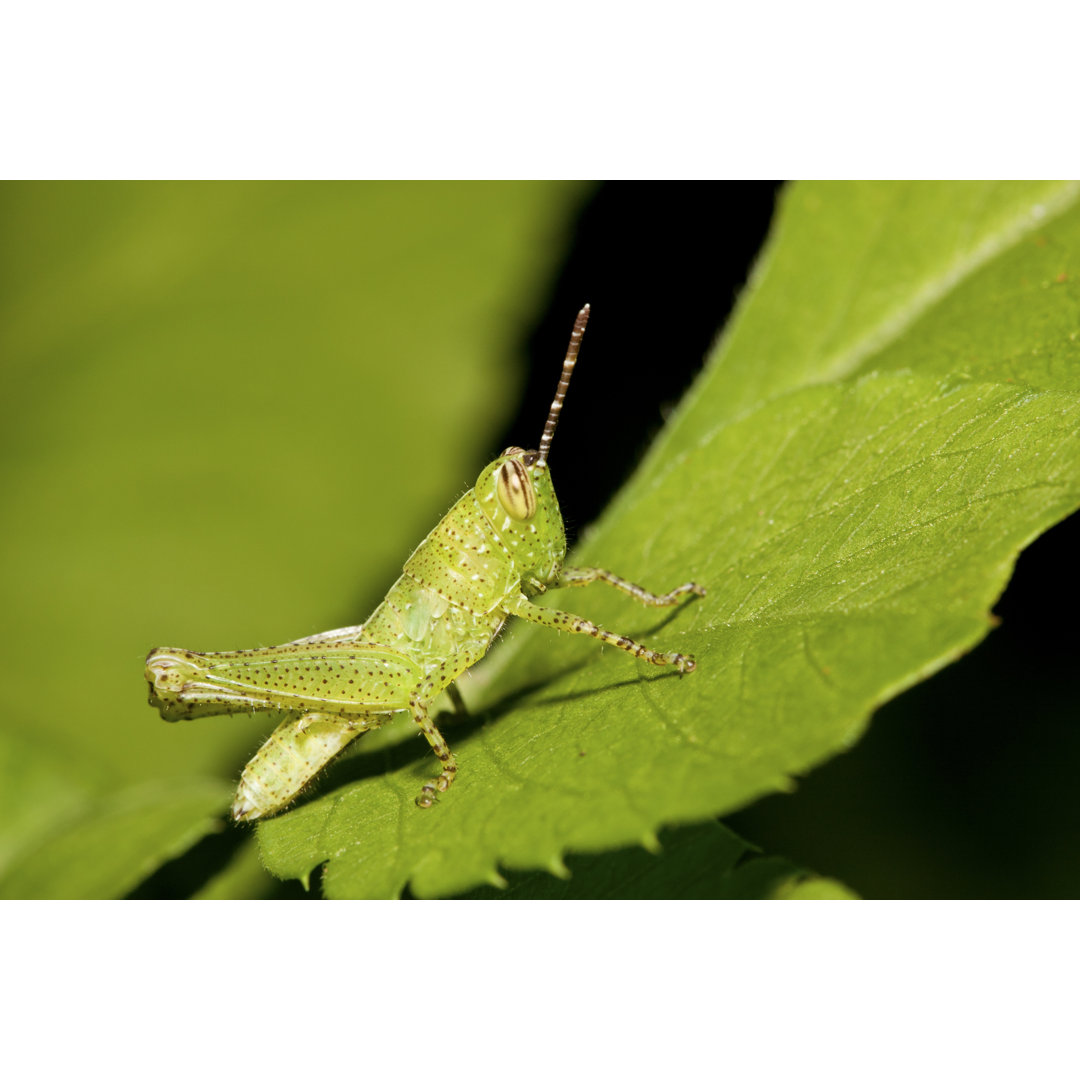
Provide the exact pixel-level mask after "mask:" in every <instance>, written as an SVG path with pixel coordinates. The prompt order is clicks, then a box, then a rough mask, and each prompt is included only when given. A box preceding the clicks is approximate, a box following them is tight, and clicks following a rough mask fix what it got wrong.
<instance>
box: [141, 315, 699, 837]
mask: <svg viewBox="0 0 1080 1080" xmlns="http://www.w3.org/2000/svg"><path fill="white" fill-rule="evenodd" d="M588 319H589V305H588V304H586V305H585V307H583V308H582V309H581V311H580V312H579V313H578V316H577V319H576V320H575V322H574V329H573V333H572V334H571V335H570V345H569V347H568V349H567V351H566V359H565V360H564V361H563V367H562V375H561V377H560V379H559V385H558V389H557V390H556V392H555V400H554V401H553V402H552V404H551V409H550V411H549V412H548V417H547V422H546V423H545V424H544V432H543V435H542V436H541V438H540V449H539V450H522V449H521V448H520V447H517V446H512V447H510V448H509V449H507V450H504V451H503V452H502V454H501V455H500V456H499V457H498V458H496V459H495V460H494V461H493V462H492V463H491V464H490V465H488V466H487V468H486V469H484V471H483V472H482V473H481V474H480V477H479V479H478V480H477V481H476V486H475V487H474V488H473V489H472V490H471V491H468V492H466V493H465V494H464V495H463V496H462V497H461V498H460V499H459V500H458V501H457V503H455V504H454V506H453V507H452V508H451V510H450V512H449V513H448V514H447V515H446V517H444V518H443V519H442V521H440V522H439V524H438V525H437V526H436V527H435V528H434V529H433V530H432V531H431V532H430V533H429V534H428V535H427V537H426V538H425V539H424V541H423V542H422V543H421V544H420V546H419V547H418V548H417V549H416V551H414V552H413V554H412V556H411V557H410V559H409V561H408V562H407V563H406V564H405V567H404V569H403V571H402V574H401V577H400V578H398V580H397V582H396V583H395V584H394V585H393V586H392V587H391V589H390V591H389V593H387V595H386V599H385V600H383V602H382V603H381V604H380V605H379V606H378V607H377V608H376V609H375V611H374V613H373V614H372V616H371V618H370V619H368V621H367V622H366V623H364V624H363V625H362V626H346V627H342V628H341V629H339V630H329V631H327V632H326V633H323V634H316V635H314V636H313V637H306V638H300V639H299V640H298V641H291V642H289V643H288V644H287V645H278V646H276V647H274V648H269V649H249V650H243V651H240V652H219V653H196V652H190V651H189V650H187V649H168V648H162V649H154V650H153V651H152V652H151V653H150V654H149V656H147V658H146V679H147V682H149V684H150V704H151V705H154V706H155V707H156V708H157V709H158V711H159V712H160V713H161V717H162V719H163V720H170V721H174V720H193V719H195V718H196V717H199V716H219V715H225V714H229V713H239V712H246V711H248V710H284V711H285V712H286V713H287V716H286V718H285V719H284V720H282V721H281V723H280V724H279V725H278V727H277V728H275V730H274V731H273V732H272V733H271V735H270V737H269V738H268V739H267V740H266V742H265V743H264V744H263V745H262V747H261V748H260V749H259V750H258V752H257V753H256V754H255V756H254V757H253V758H252V759H251V761H249V762H248V764H247V765H246V766H245V768H244V771H243V774H242V775H241V777H240V785H239V788H238V789H237V793H236V799H235V801H234V802H233V806H232V816H233V818H234V819H235V820H237V821H244V820H254V819H255V818H259V817H266V816H268V815H270V814H276V813H277V812H278V811H280V810H282V809H284V808H285V807H286V806H288V804H289V803H290V802H292V801H293V799H295V798H296V797H297V795H299V794H300V792H301V790H302V789H303V788H304V787H305V785H307V783H308V782H309V781H310V780H311V779H312V778H313V777H314V776H315V775H316V773H318V772H319V771H320V770H321V769H322V768H324V767H325V766H326V765H327V764H329V762H330V761H331V759H332V758H334V757H335V756H336V755H337V754H339V753H340V752H341V751H342V750H343V749H344V748H345V746H346V745H348V743H350V742H351V741H352V740H353V739H355V738H356V737H357V736H358V735H362V734H363V733H364V732H365V731H371V730H372V729H374V728H377V727H379V726H380V725H381V724H384V723H385V722H386V721H387V720H388V719H389V718H390V716H391V715H393V714H394V713H398V712H409V713H411V714H412V718H413V720H415V721H416V723H417V725H418V726H419V728H420V730H421V731H422V732H423V733H424V737H425V738H426V739H427V741H428V743H429V744H430V745H431V749H432V750H433V751H434V752H435V756H436V757H437V758H438V759H439V761H440V762H441V763H442V772H441V773H440V774H439V776H438V777H437V778H435V779H434V780H432V781H429V782H428V783H426V784H424V786H423V788H422V789H421V791H420V794H419V796H417V799H416V804H417V806H420V807H429V806H431V805H432V804H433V803H434V802H435V801H436V797H437V795H438V793H441V792H444V791H446V790H447V788H449V787H450V785H451V783H453V780H454V776H455V775H456V773H457V762H456V760H455V758H454V755H453V754H452V753H451V752H450V747H449V746H447V744H446V740H445V739H444V738H443V737H442V735H441V734H440V732H439V729H438V728H437V727H436V726H435V724H434V723H433V722H432V719H431V717H430V716H429V715H428V709H429V707H430V706H431V704H432V703H433V702H434V700H435V699H436V698H437V697H438V696H439V694H441V693H442V692H443V691H444V690H445V691H447V692H448V693H449V695H450V698H451V701H452V703H453V705H454V707H455V709H457V710H459V711H463V710H464V705H463V703H462V701H461V696H460V694H459V693H458V691H457V688H456V686H455V685H454V680H455V679H457V678H458V676H459V675H461V674H462V673H463V672H465V671H467V670H468V669H469V668H471V667H472V666H473V664H475V663H476V662H477V661H478V660H479V659H480V658H481V657H482V656H483V655H484V654H485V653H486V652H487V651H488V649H489V648H490V646H491V643H492V642H493V641H494V640H495V638H496V636H497V635H498V633H499V630H500V629H501V628H502V625H503V623H504V622H505V621H506V619H507V616H509V615H517V616H518V617H519V618H522V619H527V620H528V621H529V622H534V623H539V624H540V625H541V626H547V627H550V628H551V629H553V630H568V631H570V632H571V633H574V634H589V635H590V636H592V637H594V638H599V639H600V641H602V642H604V643H605V644H608V645H614V646H616V647H617V648H620V649H624V650H625V651H626V652H629V653H632V654H633V655H634V656H636V657H638V658H639V659H641V660H645V661H647V662H648V663H650V664H660V665H664V664H671V665H673V666H674V667H675V668H677V669H678V670H679V671H680V672H689V671H693V670H694V666H695V665H694V660H693V658H692V657H690V656H684V655H683V654H682V653H677V652H668V653H664V652H654V651H653V650H652V649H648V648H646V647H645V646H644V645H639V644H638V643H637V642H636V641H631V640H630V639H629V638H628V637H623V636H622V635H621V634H614V633H612V632H611V631H609V630H604V629H603V628H602V627H599V626H597V625H596V624H595V623H592V622H589V621H588V620H587V619H581V618H578V617H577V616H576V615H571V614H568V613H566V612H563V611H557V610H555V609H553V608H545V607H540V606H538V605H536V604H534V603H532V598H533V597H534V596H537V595H539V594H540V593H543V592H546V591H547V590H548V589H558V588H565V587H572V586H578V585H588V584H590V583H591V582H594V581H602V582H604V583H605V584H607V585H611V586H613V587H614V588H616V589H618V590H620V591H621V592H624V593H626V594H627V595H628V596H632V597H633V598H634V599H635V600H637V601H639V602H640V603H642V604H646V605H649V606H652V607H666V606H668V605H671V604H675V603H676V602H677V601H678V600H679V598H680V597H682V596H685V595H687V594H694V595H697V596H704V595H705V590H704V589H703V588H701V587H700V586H699V585H695V584H694V583H693V582H688V583H687V584H685V585H680V586H679V587H678V588H677V589H672V590H671V592H669V593H666V594H665V595H663V596H657V595H655V594H654V593H650V592H647V591H646V590H645V589H643V588H641V587H640V586H638V585H634V584H632V583H631V582H629V581H624V580H623V579H622V578H619V577H616V576H615V575H614V574H612V573H610V572H609V571H607V570H600V569H598V568H595V567H569V566H564V565H563V559H565V558H566V534H565V532H564V529H563V520H562V515H561V514H560V513H559V504H558V501H557V500H556V498H555V489H554V488H553V487H552V484H551V475H550V473H549V471H548V463H547V459H548V451H549V450H550V448H551V439H552V436H553V435H554V434H555V426H556V424H557V423H558V421H559V413H560V411H561V409H562V405H563V400H564V398H565V397H566V389H567V386H568V385H569V383H570V374H571V372H572V371H573V370H574V364H575V362H576V361H577V356H578V350H579V349H580V347H581V338H582V335H583V334H584V332H585V324H586V323H587V322H588Z"/></svg>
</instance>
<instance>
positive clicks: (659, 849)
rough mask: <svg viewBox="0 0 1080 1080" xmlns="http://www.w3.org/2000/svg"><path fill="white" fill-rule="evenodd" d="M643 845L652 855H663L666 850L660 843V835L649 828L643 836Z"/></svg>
mask: <svg viewBox="0 0 1080 1080" xmlns="http://www.w3.org/2000/svg"><path fill="white" fill-rule="evenodd" d="M641 846H642V847H643V848H644V849H645V850H646V851H647V852H648V853H649V854H650V855H662V854H663V852H664V848H663V845H662V844H661V843H660V837H658V836H657V835H656V833H655V832H653V830H652V829H649V830H648V832H646V833H645V834H644V835H643V836H642V837H641Z"/></svg>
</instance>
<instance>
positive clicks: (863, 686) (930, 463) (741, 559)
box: [259, 184, 1080, 897]
mask: <svg viewBox="0 0 1080 1080" xmlns="http://www.w3.org/2000/svg"><path fill="white" fill-rule="evenodd" d="M1078 201H1080V195H1078V188H1077V186H1075V185H1038V184H1011V185H986V184H964V185H952V184H945V185H936V184H858V185H819V184H811V185H802V186H798V187H795V188H793V189H791V190H790V191H789V192H788V194H787V196H786V197H785V199H784V200H783V205H782V208H781V212H780V215H779V219H778V221H777V224H776V227H775V230H774V234H773V236H772V238H771V240H770V242H769V245H768V247H767V250H766V253H765V255H764V257H763V259H762V262H761V264H760V265H759V267H758V269H757V271H756V273H755V275H754V278H753V280H752V282H751V284H750V286H749V287H748V289H747V291H746V294H745V295H744V297H743V298H742V302H741V304H740V310H739V312H738V314H737V316H736V318H735V321H734V323H733V325H732V327H731V329H730V330H729V332H728V333H727V335H726V337H725V338H724V340H723V341H722V342H721V343H720V345H719V347H718V349H717V351H716V354H715V355H714V356H713V357H712V358H711V360H710V363H709V366H708V367H707V369H706V371H705V372H704V373H703V375H702V377H701V378H700V380H699V382H698V384H697V385H696V387H695V388H694V390H693V391H692V392H691V394H690V395H689V397H688V399H687V401H686V402H685V403H684V404H683V406H682V407H681V409H680V411H679V413H678V414H677V416H676V418H675V420H674V421H673V423H672V424H671V426H670V427H669V429H668V430H667V432H665V434H664V435H663V436H662V437H661V439H660V440H658V442H657V445H656V446H655V447H654V449H653V452H652V453H651V455H650V457H649V459H648V460H647V461H646V462H645V463H644V466H643V468H642V469H641V470H640V471H639V473H638V474H637V475H636V476H635V478H634V479H633V480H632V481H631V482H630V484H629V485H628V486H627V487H626V488H625V489H624V491H623V493H622V494H621V495H620V497H619V498H618V499H616V501H615V503H614V504H613V505H612V506H611V508H610V509H609V511H608V512H607V513H606V514H605V515H604V517H603V519H602V520H601V522H600V523H599V524H598V526H597V527H596V529H595V530H594V531H593V532H592V533H591V534H590V535H589V537H588V538H587V540H586V542H585V543H584V544H583V545H582V547H581V549H580V550H579V551H578V552H576V553H575V560H574V561H576V562H579V563H584V564H599V565H604V566H607V567H609V568H610V569H613V570H615V571H616V572H618V573H620V574H623V575H626V576H628V577H630V578H631V579H634V580H637V581H639V582H641V583H642V584H644V585H646V586H647V587H651V588H655V589H665V588H670V587H672V586H673V585H675V584H677V583H679V582H681V581H684V580H686V579H687V578H694V579H696V580H698V581H699V582H701V583H703V584H705V585H707V586H708V587H709V590H710V591H709V596H708V597H707V598H706V599H705V600H703V601H700V602H696V603H693V604H691V605H687V606H685V607H683V608H681V609H680V610H678V611H676V612H673V613H671V614H669V615H665V616H663V617H658V616H656V615H655V614H647V613H644V612H642V611H641V610H640V609H638V608H635V606H634V605H632V604H630V603H629V602H627V601H626V600H625V598H622V597H619V596H617V595H613V594H612V593H610V592H604V591H602V590H598V589H592V590H588V591H580V590H578V591H575V592H573V593H572V594H569V595H568V597H567V598H565V599H562V600H561V602H562V603H564V604H566V606H568V607H571V608H572V609H573V610H575V611H577V612H579V613H580V614H582V615H585V616H587V617H589V618H593V619H595V620H596V621H599V622H601V623H602V624H604V625H607V626H609V627H610V628H613V629H616V630H618V631H619V632H621V633H625V634H628V635H631V636H633V637H635V638H639V639H644V640H646V641H648V642H649V643H650V644H654V643H655V645H656V646H657V647H660V648H665V649H672V648H676V649H679V650H680V651H686V652H691V653H693V654H695V655H696V656H697V659H698V661H699V666H698V670H697V672H695V673H694V674H693V675H691V676H689V677H683V678H679V677H672V676H670V675H668V674H662V673H657V672H655V671H650V670H645V669H644V668H643V667H642V666H641V665H640V664H638V663H637V662H635V661H634V660H633V659H632V658H630V657H628V656H625V655H623V654H621V653H620V654H616V652H615V651H614V650H607V651H606V652H602V651H601V650H600V649H599V648H598V647H597V646H596V645H595V643H594V642H592V641H591V640H588V639H583V638H576V639H575V638H571V637H570V636H568V635H553V634H551V633H550V632H544V631H538V630H537V628H534V627H518V628H517V629H516V630H515V631H514V633H513V635H512V637H513V641H512V643H511V644H509V645H507V646H506V647H504V648H502V649H500V650H499V652H498V653H497V654H496V656H495V657H494V658H493V660H492V662H491V663H489V664H488V665H487V668H486V670H484V671H482V672H481V673H479V674H478V677H477V678H476V679H474V680H473V681H472V691H471V692H470V684H469V680H466V681H465V687H464V690H465V693H466V696H467V697H468V698H469V700H470V702H471V703H472V704H473V705H474V709H475V708H478V711H477V714H476V716H475V717H474V719H472V720H470V721H466V722H464V723H452V722H448V723H446V725H445V729H444V730H445V733H446V735H447V737H448V739H449V741H450V743H451V745H452V747H453V748H454V749H455V751H456V752H457V755H458V760H459V765H460V770H461V771H460V773H459V779H458V781H457V783H456V784H455V786H454V788H453V789H452V790H451V792H450V793H448V794H447V796H446V797H445V798H444V799H443V800H442V802H441V804H440V805H439V807H438V808H436V809H434V810H432V811H430V812H427V813H424V812H420V811H418V810H416V808H415V807H414V805H413V799H414V797H415V795H416V793H417V791H418V790H419V786H420V784H421V783H423V781H424V780H425V779H426V778H427V777H429V776H431V775H433V773H434V772H435V771H436V770H435V763H434V760H433V759H432V758H431V756H430V754H428V753H427V752H426V749H425V748H424V746H423V744H421V743H420V742H419V741H418V740H412V741H411V742H410V744H409V745H404V744H403V743H402V742H401V741H400V740H401V739H402V738H404V737H405V732H406V730H407V723H406V725H405V726H400V725H399V727H398V729H397V731H398V734H397V735H396V736H395V735H392V734H389V733H387V734H386V737H382V736H383V735H384V733H382V732H380V733H379V736H380V737H369V740H370V741H368V745H367V746H364V745H363V742H364V741H362V742H361V745H360V746H359V748H358V750H357V752H356V754H355V755H353V756H352V757H351V758H349V759H348V760H346V761H345V762H344V763H342V764H341V765H340V766H339V767H338V768H337V770H336V771H332V772H331V775H330V777H329V778H328V780H327V781H326V786H327V787H328V788H329V790H326V792H325V794H323V795H321V796H320V797H317V798H315V799H313V800H312V801H309V802H307V803H306V804H304V805H301V806H299V807H298V808H297V809H295V810H293V811H292V812H290V813H287V814H284V815H282V816H281V817H279V818H277V819H275V820H271V821H268V822H266V823H264V824H263V825H261V826H260V830H259V837H260V843H261V847H262V852H263V857H264V862H265V864H266V865H267V867H268V868H269V869H271V870H272V871H273V872H274V873H277V874H279V875H280V876H283V877H301V878H304V877H306V875H308V874H309V873H310V872H311V871H312V870H313V869H314V868H315V867H316V866H318V865H320V864H321V863H324V862H326V863H327V866H326V869H325V872H324V876H323V881H324V887H325V890H326V893H327V895H329V896H337V897H341V896H394V895H397V894H398V893H400V891H401V890H402V888H403V887H404V886H405V885H406V884H409V886H410V887H411V889H412V891H413V892H414V893H415V894H416V895H418V896H434V895H446V894H450V893H455V892H461V891H463V890H465V889H468V888H471V887H474V886H476V885H478V884H481V883H483V882H488V883H491V884H495V883H497V882H498V880H499V873H498V869H497V868H498V867H499V866H502V867H505V868H508V869H510V870H514V869H520V870H539V869H546V870H550V871H552V872H555V873H560V872H561V871H562V867H563V854H564V853H566V852H570V851H580V852H596V851H603V850H607V849H611V848H619V847H625V846H626V845H629V844H633V843H644V844H646V846H650V845H652V844H653V842H654V840H653V838H654V837H655V834H656V831H657V830H658V829H659V828H660V827H661V826H663V825H666V824H672V823H679V822H692V821H700V820H705V819H708V818H711V817H713V816H715V815H717V814H723V813H726V812H730V811H732V810H734V809H736V808H738V807H740V806H743V805H745V804H747V803H748V802H749V801H751V800H753V799H755V798H757V797H759V796H760V795H763V794H766V793H768V792H772V791H778V790H785V789H787V788H789V787H790V784H791V779H790V778H791V777H792V776H793V775H795V774H798V773H801V772H805V771H806V770H808V769H810V768H812V767H813V766H814V765H816V764H818V763H820V762H822V761H824V760H826V759H827V758H829V757H830V756H832V755H834V754H836V753H837V752H839V751H841V750H843V749H844V748H846V747H848V746H850V745H851V744H852V743H853V741H854V740H856V739H857V738H858V737H859V735H860V734H861V732H862V731H863V730H864V728H865V726H866V723H867V721H868V718H869V715H870V713H871V712H872V710H873V709H874V707H875V706H876V705H878V704H880V703H881V702H883V701H885V700H887V699H888V698H890V697H892V696H894V695H895V694H897V693H898V692H899V691H901V690H902V689H903V688H904V687H906V686H909V685H911V684H912V683H913V682H916V681H918V680H920V679H923V678H926V677H927V676H928V675H929V674H931V673H932V672H933V671H935V670H937V669H938V668H940V667H941V666H942V665H944V664H946V663H948V662H949V661H950V660H952V659H954V658H955V657H957V656H958V655H960V654H961V653H962V652H964V651H965V650H968V649H970V648H972V647H973V646H974V645H975V644H976V643H977V642H978V641H979V640H980V639H981V638H982V637H983V636H984V635H985V634H986V632H987V630H988V628H989V626H990V620H989V617H988V610H989V607H990V605H991V604H992V603H993V602H994V600H995V599H996V597H997V596H998V595H999V594H1000V592H1001V590H1002V588H1003V587H1004V584H1005V582H1006V581H1007V580H1008V576H1009V574H1010V572H1011V568H1012V565H1013V562H1014V560H1015V558H1016V554H1017V552H1018V551H1019V550H1020V549H1021V548H1022V547H1023V546H1024V545H1025V544H1026V543H1028V542H1029V541H1030V540H1031V539H1032V538H1033V537H1035V536H1036V535H1038V534H1039V533H1040V532H1041V531H1043V530H1044V529H1046V528H1048V527H1049V526H1050V525H1051V524H1053V523H1054V522H1056V521H1058V520H1060V519H1061V518H1062V517H1064V516H1065V515H1066V514H1068V513H1070V512H1071V511H1072V510H1074V509H1075V508H1076V507H1077V505H1078V504H1080V442H1078V439H1077V433H1078V431H1080V424H1078V421H1080V403H1078V401H1077V396H1076V391H1077V379H1078V377H1077V376H1076V374H1075V372H1076V371H1077V370H1080V369H1078V368H1077V359H1078V353H1080V340H1078V338H1080V331H1078V318H1077V315H1078V308H1080V305H1078V303H1077V299H1078V293H1077V285H1076V281H1075V276H1074V274H1073V271H1072V261H1073V253H1074V252H1075V251H1076V250H1077V248H1078V244H1080V207H1078ZM586 349H587V345H586ZM616 361H617V358H608V360H607V361H605V360H604V359H603V358H595V357H592V358H588V357H586V362H610V363H613V364H614V363H615V362H616ZM572 394H573V392H572V391H571V401H570V409H571V413H570V415H568V416H566V417H565V418H564V423H568V422H573V421H572V420H571V419H570V416H571V415H572V408H573V406H572ZM582 422H585V421H582ZM553 465H554V468H555V479H556V487H557V486H558V467H559V465H558V452H557V447H556V450H555V454H554V457H553ZM395 740H396V741H395ZM365 741H367V740H365ZM789 886H790V887H789V889H788V891H789V892H791V893H792V894H799V893H802V894H804V895H811V894H818V893H821V892H826V893H828V892H830V891H839V892H841V893H842V892H843V891H844V890H843V889H842V888H841V887H839V886H831V885H828V884H818V885H806V886H800V885H798V884H791V883H789ZM759 892H760V890H759Z"/></svg>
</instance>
